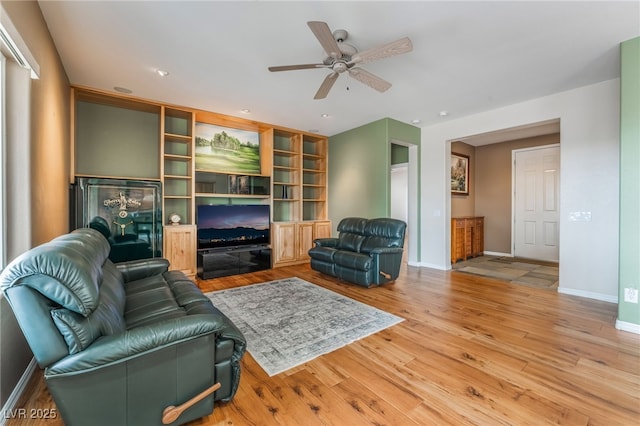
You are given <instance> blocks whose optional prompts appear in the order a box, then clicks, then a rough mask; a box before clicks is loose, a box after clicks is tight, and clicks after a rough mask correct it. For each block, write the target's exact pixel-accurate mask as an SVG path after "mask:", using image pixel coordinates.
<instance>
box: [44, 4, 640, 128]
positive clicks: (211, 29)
mask: <svg viewBox="0 0 640 426" xmlns="http://www.w3.org/2000/svg"><path fill="white" fill-rule="evenodd" d="M39 3H40V7H41V9H42V12H43V15H44V18H45V20H46V22H47V25H48V26H49V30H50V32H51V35H52V38H53V40H54V42H55V44H56V46H57V49H58V51H59V53H60V56H61V58H62V62H63V64H64V67H65V70H66V72H67V75H68V77H69V80H70V82H71V84H74V85H80V86H88V87H94V88H98V89H103V90H107V91H112V92H113V91H114V87H116V86H119V87H124V88H128V89H130V90H132V91H133V93H132V96H136V97H140V98H144V99H150V100H156V101H160V102H165V103H169V104H173V105H182V106H187V107H191V108H197V109H203V110H207V111H213V112H217V113H222V114H227V115H232V116H238V117H243V118H246V119H250V120H255V121H259V122H264V123H270V124H274V125H279V126H285V127H290V128H294V129H299V130H304V131H314V132H316V133H320V134H324V135H327V136H331V135H334V134H337V133H340V132H343V131H345V130H348V129H352V128H355V127H358V126H361V125H364V124H367V123H370V122H372V121H375V120H379V119H381V118H385V117H390V118H393V119H396V120H399V121H402V122H406V123H411V121H412V120H414V119H419V120H421V123H420V124H418V126H420V127H421V126H425V125H429V124H433V123H436V122H440V121H442V120H451V119H455V118H460V117H462V116H465V115H469V114H473V113H477V112H480V111H484V110H489V109H494V108H498V107H501V106H505V105H509V104H513V103H517V102H521V101H525V100H529V99H534V98H538V97H541V96H545V95H550V94H553V93H557V92H560V91H564V90H569V89H573V88H576V87H580V86H584V85H588V84H592V83H596V82H599V81H604V80H609V79H612V78H616V77H619V75H620V70H619V43H620V42H622V41H624V40H628V39H630V38H633V37H637V36H638V35H640V2H638V1H626V2H613V1H605V2H592V1H570V2H506V1H500V2H484V1H472V2H452V1H449V2H436V1H410V2H396V1H393V2H380V1H375V2H374V1H368V2H363V1H355V2H335V1H320V2H310V1H305V2H302V1H298V2H292V1H279V2H270V1H236V2H219V1H196V2H187V1H137V2H127V1H124V2H120V1H42V0H41V1H40V2H39ZM314 20H315V21H325V22H327V23H328V24H329V27H330V28H331V29H332V30H335V29H345V30H347V31H348V32H349V39H348V40H347V41H348V42H349V43H351V44H353V45H355V46H356V47H357V48H358V49H359V50H360V51H363V50H367V49H370V48H373V47H377V46H379V45H381V44H384V43H387V42H390V41H394V40H396V39H399V38H402V37H404V36H408V37H409V38H410V39H411V40H412V42H413V47H414V49H413V51H412V52H410V53H407V54H404V55H400V56H397V57H393V58H387V59H383V60H379V61H376V62H371V63H367V64H364V65H361V67H362V68H364V69H366V70H368V71H370V72H372V73H374V74H376V75H378V76H380V77H382V78H384V79H385V80H388V81H389V82H391V83H393V86H392V87H391V88H390V89H389V90H388V91H387V92H385V93H378V92H377V91H375V90H373V89H371V88H369V87H367V86H365V85H363V84H362V83H360V82H358V81H356V80H354V79H352V78H350V77H349V76H348V75H347V74H342V75H341V76H340V78H339V79H338V81H337V82H336V84H335V85H334V87H333V89H332V91H331V92H330V93H329V95H328V96H327V98H326V99H324V100H314V99H313V96H314V94H315V92H316V91H317V90H318V87H319V86H320V83H321V82H322V81H323V79H324V78H325V76H326V75H327V74H328V73H329V71H328V70H326V69H308V70H299V71H287V72H279V73H271V72H269V71H268V70H267V67H269V66H273V65H291V64H307V63H319V62H321V61H322V59H323V58H324V56H325V55H324V53H323V51H322V48H321V47H320V44H319V43H318V41H317V39H316V38H315V37H314V35H313V33H312V32H311V31H310V29H309V28H308V27H307V24H306V22H307V21H314ZM157 69H162V70H166V71H168V72H169V73H170V74H169V75H168V76H167V77H164V78H162V77H159V76H158V75H157V74H155V73H154V71H155V70H157ZM244 108H247V109H250V110H251V113H250V114H247V115H244V114H243V113H242V112H241V110H242V109H244ZM442 110H446V111H449V113H450V114H449V115H448V116H447V117H440V116H439V112H440V111H442ZM323 113H326V114H329V117H327V118H322V117H321V114H323Z"/></svg>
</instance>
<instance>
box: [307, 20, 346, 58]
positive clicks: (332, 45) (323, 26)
mask: <svg viewBox="0 0 640 426" xmlns="http://www.w3.org/2000/svg"><path fill="white" fill-rule="evenodd" d="M307 25H308V26H309V28H311V31H313V34H314V35H315V36H316V38H317V39H318V41H319V42H320V44H321V45H322V48H323V49H324V51H325V52H327V55H329V56H330V57H331V58H333V59H340V58H342V52H341V51H340V47H338V43H337V42H336V40H335V39H334V38H333V34H332V33H331V30H330V29H329V26H328V25H327V23H326V22H320V21H309V22H307Z"/></svg>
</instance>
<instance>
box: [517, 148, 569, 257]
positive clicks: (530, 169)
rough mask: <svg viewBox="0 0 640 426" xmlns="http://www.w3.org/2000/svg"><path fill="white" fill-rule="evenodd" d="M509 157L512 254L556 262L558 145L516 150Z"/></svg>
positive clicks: (558, 182)
mask: <svg viewBox="0 0 640 426" xmlns="http://www.w3.org/2000/svg"><path fill="white" fill-rule="evenodd" d="M513 157H514V186H513V188H514V204H513V205H514V219H513V225H514V232H513V233H512V234H513V235H514V244H513V251H514V256H516V257H526V258H529V259H538V260H548V261H554V262H557V261H558V259H559V255H558V253H559V244H560V239H559V235H560V229H559V225H560V213H559V203H560V147H559V146H557V145H556V146H550V147H540V148H532V149H526V150H516V151H514V153H513Z"/></svg>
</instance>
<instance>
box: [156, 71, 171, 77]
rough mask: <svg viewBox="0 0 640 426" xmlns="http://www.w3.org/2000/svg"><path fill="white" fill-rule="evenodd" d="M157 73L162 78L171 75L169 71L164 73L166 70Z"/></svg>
mask: <svg viewBox="0 0 640 426" xmlns="http://www.w3.org/2000/svg"><path fill="white" fill-rule="evenodd" d="M156 73H157V74H158V75H159V76H160V77H166V76H168V75H169V72H168V71H164V70H156Z"/></svg>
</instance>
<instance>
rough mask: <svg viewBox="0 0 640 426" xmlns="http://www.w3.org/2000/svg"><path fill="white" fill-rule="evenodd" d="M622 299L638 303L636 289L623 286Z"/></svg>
mask: <svg viewBox="0 0 640 426" xmlns="http://www.w3.org/2000/svg"><path fill="white" fill-rule="evenodd" d="M624 301H625V302H629V303H638V289H637V288H629V287H627V288H625V289H624Z"/></svg>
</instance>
